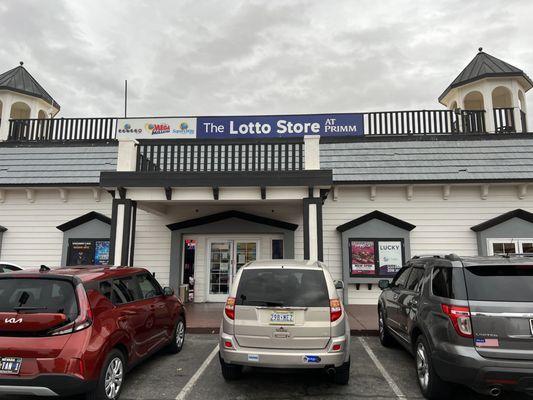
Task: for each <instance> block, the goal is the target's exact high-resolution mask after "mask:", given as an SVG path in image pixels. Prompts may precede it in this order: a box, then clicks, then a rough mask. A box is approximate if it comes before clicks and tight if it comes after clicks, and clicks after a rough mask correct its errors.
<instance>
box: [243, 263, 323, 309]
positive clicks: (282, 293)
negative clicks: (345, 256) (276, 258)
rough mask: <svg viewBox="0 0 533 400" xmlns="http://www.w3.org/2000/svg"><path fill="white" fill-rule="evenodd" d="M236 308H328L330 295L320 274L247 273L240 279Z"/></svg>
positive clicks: (300, 271)
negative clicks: (242, 306) (250, 306)
mask: <svg viewBox="0 0 533 400" xmlns="http://www.w3.org/2000/svg"><path fill="white" fill-rule="evenodd" d="M237 304H238V305H253V306H292V307H329V293H328V288H327V285H326V279H325V278H324V273H323V272H322V271H316V270H306V269H290V268H286V269H249V270H245V271H243V274H242V276H241V279H240V283H239V288H238V289H237Z"/></svg>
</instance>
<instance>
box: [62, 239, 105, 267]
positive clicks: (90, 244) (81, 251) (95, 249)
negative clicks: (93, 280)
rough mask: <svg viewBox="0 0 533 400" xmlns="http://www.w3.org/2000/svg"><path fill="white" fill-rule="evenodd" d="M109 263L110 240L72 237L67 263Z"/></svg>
mask: <svg viewBox="0 0 533 400" xmlns="http://www.w3.org/2000/svg"><path fill="white" fill-rule="evenodd" d="M108 263H109V240H107V239H87V240H85V239H70V240H69V244H68V258H67V265H68V266H71V265H107V264H108Z"/></svg>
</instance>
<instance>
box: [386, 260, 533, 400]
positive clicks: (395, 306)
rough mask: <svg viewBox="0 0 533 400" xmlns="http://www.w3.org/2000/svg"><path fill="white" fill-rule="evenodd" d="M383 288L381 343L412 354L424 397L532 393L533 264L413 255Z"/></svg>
mask: <svg viewBox="0 0 533 400" xmlns="http://www.w3.org/2000/svg"><path fill="white" fill-rule="evenodd" d="M379 286H380V288H381V289H382V290H383V292H382V293H381V296H380V298H379V304H378V315H379V317H378V321H379V338H380V341H381V343H382V344H383V345H384V346H390V345H391V344H392V343H393V342H394V341H397V342H399V343H400V344H401V345H403V346H404V347H405V348H407V349H408V350H409V351H410V352H411V353H412V354H413V355H414V358H415V361H416V362H415V364H416V372H417V376H418V384H419V386H420V390H421V391H422V393H423V395H424V396H425V397H426V398H428V399H442V398H449V396H450V390H451V385H450V384H451V383H458V384H463V385H467V386H469V387H471V388H472V389H474V390H475V391H477V392H479V393H483V394H489V395H492V396H498V395H500V394H501V392H502V391H504V390H514V391H521V392H524V393H527V394H529V395H532V394H533V259H531V258H530V257H527V256H520V255H516V256H515V255H507V256H494V257H458V256H456V255H453V254H451V255H447V256H424V257H414V258H413V259H411V260H410V261H409V262H408V263H407V265H406V266H405V267H404V268H402V269H401V270H400V271H399V272H398V274H397V275H396V276H395V277H394V279H393V281H392V282H391V283H389V282H388V281H386V280H382V281H380V282H379Z"/></svg>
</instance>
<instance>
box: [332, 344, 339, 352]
mask: <svg viewBox="0 0 533 400" xmlns="http://www.w3.org/2000/svg"><path fill="white" fill-rule="evenodd" d="M341 349H342V346H341V345H340V344H339V343H335V344H334V345H333V346H331V351H340V350H341Z"/></svg>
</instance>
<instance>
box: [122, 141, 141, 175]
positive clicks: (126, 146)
mask: <svg viewBox="0 0 533 400" xmlns="http://www.w3.org/2000/svg"><path fill="white" fill-rule="evenodd" d="M138 144H139V142H137V141H136V140H135V139H119V140H118V157H117V171H135V169H136V167H137V145H138Z"/></svg>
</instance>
